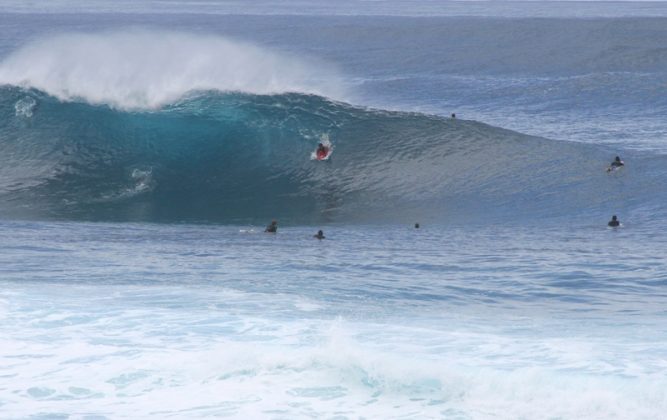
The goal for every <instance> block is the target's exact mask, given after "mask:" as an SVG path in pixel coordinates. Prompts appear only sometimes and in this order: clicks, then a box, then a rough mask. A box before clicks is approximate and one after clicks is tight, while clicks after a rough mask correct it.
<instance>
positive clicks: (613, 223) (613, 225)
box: [607, 215, 621, 227]
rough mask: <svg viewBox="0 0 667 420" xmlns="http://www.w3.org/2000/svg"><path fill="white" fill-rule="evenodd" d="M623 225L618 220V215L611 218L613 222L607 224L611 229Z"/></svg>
mask: <svg viewBox="0 0 667 420" xmlns="http://www.w3.org/2000/svg"><path fill="white" fill-rule="evenodd" d="M620 225H621V222H619V221H618V218H617V217H616V215H613V216H611V220H610V221H609V223H607V226H609V227H619V226H620Z"/></svg>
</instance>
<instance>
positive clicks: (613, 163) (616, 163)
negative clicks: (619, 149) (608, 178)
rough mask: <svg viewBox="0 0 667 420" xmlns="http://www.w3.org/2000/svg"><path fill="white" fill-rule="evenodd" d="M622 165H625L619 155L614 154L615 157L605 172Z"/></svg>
mask: <svg viewBox="0 0 667 420" xmlns="http://www.w3.org/2000/svg"><path fill="white" fill-rule="evenodd" d="M622 166H625V163H624V162H623V161H622V160H621V158H620V157H619V156H616V159H614V161H613V162H612V163H611V164H610V165H609V167H608V168H607V172H610V171H613V170H614V169H618V168H620V167H622Z"/></svg>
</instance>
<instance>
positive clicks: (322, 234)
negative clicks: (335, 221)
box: [313, 230, 325, 240]
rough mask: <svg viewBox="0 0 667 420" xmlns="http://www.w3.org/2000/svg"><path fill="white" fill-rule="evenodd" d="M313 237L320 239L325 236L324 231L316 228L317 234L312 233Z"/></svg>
mask: <svg viewBox="0 0 667 420" xmlns="http://www.w3.org/2000/svg"><path fill="white" fill-rule="evenodd" d="M313 238H317V239H320V240H322V239H324V238H325V236H324V232H322V231H321V230H318V231H317V234H316V235H313Z"/></svg>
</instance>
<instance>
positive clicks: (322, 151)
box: [315, 143, 329, 159]
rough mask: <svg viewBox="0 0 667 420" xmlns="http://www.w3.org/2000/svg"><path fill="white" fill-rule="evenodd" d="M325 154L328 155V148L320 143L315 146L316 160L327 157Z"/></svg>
mask: <svg viewBox="0 0 667 420" xmlns="http://www.w3.org/2000/svg"><path fill="white" fill-rule="evenodd" d="M327 153H329V148H328V147H326V146H325V145H323V144H322V143H319V144H318V145H317V151H316V152H315V154H316V155H317V158H318V159H322V158H324V157H325V156H326V155H327Z"/></svg>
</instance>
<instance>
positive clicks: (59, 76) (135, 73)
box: [0, 29, 344, 109]
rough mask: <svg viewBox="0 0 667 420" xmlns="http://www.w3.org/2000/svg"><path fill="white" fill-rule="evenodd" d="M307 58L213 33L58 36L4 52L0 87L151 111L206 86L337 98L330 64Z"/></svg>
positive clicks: (131, 32) (338, 89) (339, 93)
mask: <svg viewBox="0 0 667 420" xmlns="http://www.w3.org/2000/svg"><path fill="white" fill-rule="evenodd" d="M310 61H311V62H310V63H307V62H306V60H304V59H302V58H297V57H295V56H292V55H290V54H288V53H283V52H274V51H269V50H268V49H266V48H262V47H259V46H256V45H253V44H250V43H247V42H240V41H236V40H231V39H226V38H223V37H220V36H213V35H195V34H188V33H180V32H168V31H156V30H152V31H151V30H137V29H133V30H126V31H122V32H118V31H115V32H103V33H97V34H80V33H79V34H63V35H59V36H55V37H51V38H49V39H43V40H39V41H35V42H33V43H30V44H27V45H25V46H24V47H23V48H21V49H19V50H17V51H15V52H14V53H12V54H11V55H10V56H9V57H7V58H6V59H5V60H4V61H3V62H2V63H0V84H9V85H16V86H24V87H31V88H37V89H40V90H43V91H45V92H47V93H49V94H51V95H53V96H56V97H57V98H59V99H61V100H80V99H83V100H86V101H88V102H90V103H93V104H108V105H111V106H113V107H117V108H121V109H137V108H156V107H160V106H162V105H165V104H168V103H170V102H173V101H175V100H177V99H179V98H181V97H183V96H184V95H185V94H187V93H188V92H192V91H207V90H217V91H238V92H246V93H251V94H278V93H285V92H300V93H306V94H317V95H322V96H327V97H330V98H335V99H344V95H343V92H342V89H341V87H340V86H341V83H339V78H338V77H337V76H336V72H335V69H333V68H332V67H331V66H330V65H321V66H319V67H322V68H317V67H318V66H317V65H315V64H313V62H312V61H313V60H310Z"/></svg>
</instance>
